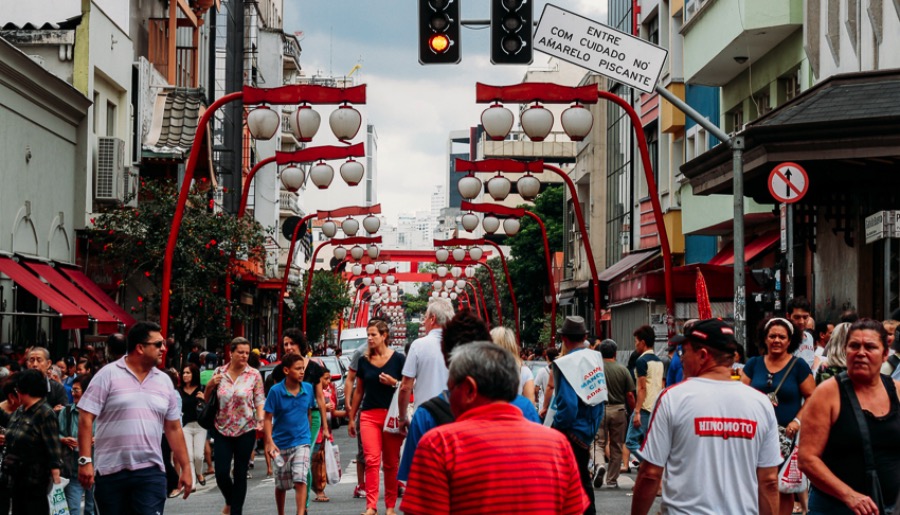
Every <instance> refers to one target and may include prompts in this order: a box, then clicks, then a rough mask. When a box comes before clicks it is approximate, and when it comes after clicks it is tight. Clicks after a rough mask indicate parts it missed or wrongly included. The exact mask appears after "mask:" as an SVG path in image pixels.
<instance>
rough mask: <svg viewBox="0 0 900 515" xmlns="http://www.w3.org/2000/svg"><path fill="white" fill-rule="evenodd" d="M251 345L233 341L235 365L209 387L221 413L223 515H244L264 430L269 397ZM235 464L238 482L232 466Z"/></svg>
mask: <svg viewBox="0 0 900 515" xmlns="http://www.w3.org/2000/svg"><path fill="white" fill-rule="evenodd" d="M249 357H250V342H249V341H247V339H246V338H240V337H238V338H235V339H234V340H231V362H230V363H229V364H228V365H226V366H223V367H219V368H217V369H216V371H215V373H214V374H213V376H212V378H211V379H210V380H209V383H208V384H207V385H206V400H207V401H208V400H209V399H210V397H211V395H212V392H213V390H215V391H216V392H217V394H218V397H219V411H218V413H217V414H216V424H215V432H216V433H217V434H216V435H215V445H214V454H215V468H216V484H218V486H219V490H221V491H222V496H223V497H225V509H224V510H223V511H222V513H223V514H229V513H230V514H233V515H240V514H241V513H243V509H244V498H245V497H246V496H247V467H248V465H249V463H250V454H251V452H252V451H253V446H254V445H255V444H256V431H257V429H261V428H262V420H263V406H264V405H265V403H266V396H265V393H264V392H263V380H262V376H261V375H260V374H259V371H258V370H256V369H255V368H253V367H251V366H249V365H247V359H248V358H249ZM232 460H233V461H234V479H232V474H231V464H232Z"/></svg>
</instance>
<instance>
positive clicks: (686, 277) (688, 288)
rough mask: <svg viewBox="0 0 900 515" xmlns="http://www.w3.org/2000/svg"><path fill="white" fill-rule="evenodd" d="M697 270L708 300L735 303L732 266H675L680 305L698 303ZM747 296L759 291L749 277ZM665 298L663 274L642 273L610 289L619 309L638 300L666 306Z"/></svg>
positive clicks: (675, 281) (614, 302)
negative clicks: (623, 304)
mask: <svg viewBox="0 0 900 515" xmlns="http://www.w3.org/2000/svg"><path fill="white" fill-rule="evenodd" d="M697 270H700V271H701V272H703V277H704V279H706V287H707V290H708V292H709V298H710V299H712V300H727V299H732V300H733V299H734V269H733V268H731V267H730V266H717V265H709V264H699V265H687V266H676V267H674V268H673V269H672V286H673V288H674V291H673V292H672V293H673V296H674V298H675V300H676V301H678V302H691V301H694V302H696V300H697V288H696V287H697ZM745 280H746V288H747V293H748V294H751V293H756V292H758V291H760V287H759V285H758V284H757V283H756V281H754V280H753V278H752V277H751V275H750V274H747V275H746V276H745ZM665 298H666V281H665V277H664V274H663V271H662V270H653V271H650V272H643V273H640V274H637V275H634V276H630V277H627V278H623V279H621V280H619V281H616V282H614V283H613V284H611V285H610V286H609V304H610V305H616V304H622V303H625V302H629V301H633V300H635V299H652V300H655V301H658V302H663V301H664V299H665Z"/></svg>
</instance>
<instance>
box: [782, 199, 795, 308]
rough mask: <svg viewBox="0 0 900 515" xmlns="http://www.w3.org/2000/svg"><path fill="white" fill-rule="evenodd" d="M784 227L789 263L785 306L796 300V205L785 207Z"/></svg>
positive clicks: (786, 277) (785, 281)
mask: <svg viewBox="0 0 900 515" xmlns="http://www.w3.org/2000/svg"><path fill="white" fill-rule="evenodd" d="M784 211H785V214H784V225H785V233H786V238H785V239H786V240H787V252H785V260H786V261H787V270H786V271H785V280H784V285H785V292H786V294H785V297H784V299H785V304H787V303H788V302H790V301H791V299H793V298H794V205H793V204H788V205H786V206H785V210H784Z"/></svg>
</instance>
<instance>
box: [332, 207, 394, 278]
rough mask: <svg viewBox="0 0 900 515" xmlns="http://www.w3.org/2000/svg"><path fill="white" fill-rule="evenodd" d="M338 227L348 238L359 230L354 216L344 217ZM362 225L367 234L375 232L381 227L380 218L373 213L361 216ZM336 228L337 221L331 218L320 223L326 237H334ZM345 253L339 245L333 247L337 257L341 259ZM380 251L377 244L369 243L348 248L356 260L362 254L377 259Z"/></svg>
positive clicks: (344, 257) (344, 256) (346, 251)
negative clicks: (366, 245) (365, 245)
mask: <svg viewBox="0 0 900 515" xmlns="http://www.w3.org/2000/svg"><path fill="white" fill-rule="evenodd" d="M340 227H341V230H342V231H343V232H344V234H345V235H346V236H347V237H348V238H352V237H353V236H356V234H357V233H358V232H359V227H360V224H359V221H358V220H357V219H356V218H353V217H352V216H348V217H347V218H346V219H344V221H342V222H341V225H340ZM362 227H363V229H365V231H366V232H367V233H368V234H369V235H372V234H375V233H376V232H378V229H379V228H380V227H381V219H380V218H378V217H377V216H375V215H369V216H367V217H365V218H363V221H362ZM337 230H338V223H337V222H335V221H334V220H332V219H331V218H329V219H327V220H325V222H324V223H323V224H322V234H324V235H325V237H326V238H334V237H335V235H336V234H337ZM347 253H348V250H347V249H346V248H344V247H342V246H340V245H339V246H337V247H336V248H335V249H334V257H336V258H338V259H339V260H341V261H343V260H344V259H346V258H347ZM380 253H381V249H379V248H378V245H374V244H372V245H369V246H368V247H366V248H363V247H361V246H359V245H355V246H354V247H353V248H351V249H350V250H349V254H350V257H352V258H353V259H355V260H356V261H359V260H360V259H362V257H363V256H364V255H368V256H369V257H370V258H372V259H378V256H379V254H380ZM357 275H358V274H357Z"/></svg>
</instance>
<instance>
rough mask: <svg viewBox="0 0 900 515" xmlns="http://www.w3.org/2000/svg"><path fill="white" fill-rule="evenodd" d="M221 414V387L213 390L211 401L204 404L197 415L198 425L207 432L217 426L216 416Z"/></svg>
mask: <svg viewBox="0 0 900 515" xmlns="http://www.w3.org/2000/svg"><path fill="white" fill-rule="evenodd" d="M218 412H219V387H218V386H216V387H215V388H213V390H212V394H211V395H210V397H209V400H208V401H206V402H205V403H203V409H201V410H200V413H199V414H198V415H197V423H198V424H200V427H202V428H203V429H206V430H207V431H210V430H212V428H213V427H214V426H215V425H216V414H217V413H218Z"/></svg>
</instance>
